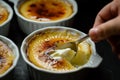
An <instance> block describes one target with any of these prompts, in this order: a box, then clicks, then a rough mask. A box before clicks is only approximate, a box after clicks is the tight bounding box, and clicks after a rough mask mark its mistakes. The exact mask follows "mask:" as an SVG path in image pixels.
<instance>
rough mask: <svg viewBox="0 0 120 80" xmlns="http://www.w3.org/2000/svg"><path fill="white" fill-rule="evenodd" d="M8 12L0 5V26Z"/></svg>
mask: <svg viewBox="0 0 120 80" xmlns="http://www.w3.org/2000/svg"><path fill="white" fill-rule="evenodd" d="M8 15H9V13H8V11H7V9H6V8H5V7H3V6H2V5H1V4H0V24H2V23H4V22H5V21H6V20H7V18H8Z"/></svg>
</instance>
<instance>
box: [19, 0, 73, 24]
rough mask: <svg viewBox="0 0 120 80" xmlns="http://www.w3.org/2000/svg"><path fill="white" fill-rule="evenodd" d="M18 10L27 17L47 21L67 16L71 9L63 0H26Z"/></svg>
mask: <svg viewBox="0 0 120 80" xmlns="http://www.w3.org/2000/svg"><path fill="white" fill-rule="evenodd" d="M19 12H20V13H21V15H22V16H24V17H25V18H27V19H30V20H35V21H43V22H48V21H57V20H61V19H64V18H67V17H69V16H70V15H71V14H72V13H73V9H72V5H71V4H70V3H68V2H67V1H65V0H26V1H25V2H23V3H22V4H21V5H20V7H19Z"/></svg>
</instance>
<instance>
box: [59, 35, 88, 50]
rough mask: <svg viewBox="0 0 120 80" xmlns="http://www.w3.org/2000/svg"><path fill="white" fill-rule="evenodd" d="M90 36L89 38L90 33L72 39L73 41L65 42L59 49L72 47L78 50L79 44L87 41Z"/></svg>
mask: <svg viewBox="0 0 120 80" xmlns="http://www.w3.org/2000/svg"><path fill="white" fill-rule="evenodd" d="M88 38H89V35H85V36H84V37H82V38H79V39H78V40H76V41H72V42H68V43H65V44H63V45H62V46H60V47H58V49H65V48H71V49H72V50H74V51H77V47H78V44H79V43H81V42H83V41H85V40H86V39H88Z"/></svg>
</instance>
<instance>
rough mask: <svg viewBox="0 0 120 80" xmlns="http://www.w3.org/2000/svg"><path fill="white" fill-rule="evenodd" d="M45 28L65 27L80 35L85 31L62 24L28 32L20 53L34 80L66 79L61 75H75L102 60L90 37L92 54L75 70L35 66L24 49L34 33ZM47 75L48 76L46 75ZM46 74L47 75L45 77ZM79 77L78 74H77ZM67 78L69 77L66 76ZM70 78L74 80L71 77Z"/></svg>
mask: <svg viewBox="0 0 120 80" xmlns="http://www.w3.org/2000/svg"><path fill="white" fill-rule="evenodd" d="M46 29H50V30H51V29H55V30H58V29H66V30H70V31H73V32H76V33H78V34H81V36H84V35H86V34H85V33H83V32H81V31H79V30H76V29H73V28H68V27H63V26H50V27H46V28H42V29H39V30H36V31H34V32H32V33H31V34H29V35H28V36H27V37H26V38H25V39H24V40H23V42H22V45H21V54H22V57H23V59H24V61H25V62H26V63H27V64H28V69H29V71H30V72H29V73H30V75H32V76H33V78H34V80H40V79H42V80H48V79H50V80H52V79H53V80H67V79H63V77H61V75H62V76H64V78H67V77H69V76H68V75H72V74H73V75H74V76H75V75H77V74H80V73H81V71H82V70H83V69H85V68H96V67H98V66H99V64H100V63H101V61H102V58H101V57H100V56H99V55H98V54H97V52H96V48H95V44H94V42H92V40H91V39H88V40H87V41H88V43H90V44H91V49H92V50H91V51H92V55H91V57H90V59H89V61H88V62H87V63H86V64H84V65H83V66H81V67H78V68H77V69H76V70H72V71H67V72H56V71H50V70H46V69H43V68H39V67H37V66H35V65H34V64H33V63H31V62H30V61H29V59H28V57H27V53H26V49H27V45H28V41H29V40H30V39H31V38H32V37H33V36H34V35H36V34H39V33H40V32H41V31H44V30H46ZM78 71H79V73H75V72H78ZM47 75H48V76H47ZM45 76H47V77H45ZM79 77H80V76H79ZM68 79H69V78H68ZM71 80H74V78H73V79H71Z"/></svg>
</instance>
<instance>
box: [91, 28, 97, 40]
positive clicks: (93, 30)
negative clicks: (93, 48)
mask: <svg viewBox="0 0 120 80" xmlns="http://www.w3.org/2000/svg"><path fill="white" fill-rule="evenodd" d="M90 36H91V39H92V40H93V41H95V42H97V41H98V40H99V39H98V29H97V28H92V29H90Z"/></svg>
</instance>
